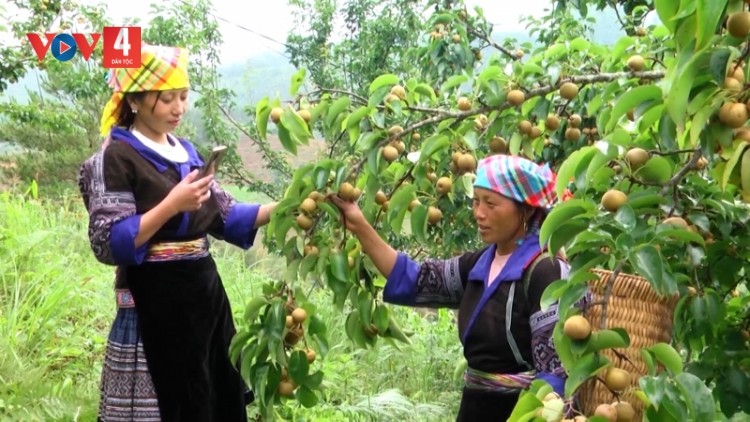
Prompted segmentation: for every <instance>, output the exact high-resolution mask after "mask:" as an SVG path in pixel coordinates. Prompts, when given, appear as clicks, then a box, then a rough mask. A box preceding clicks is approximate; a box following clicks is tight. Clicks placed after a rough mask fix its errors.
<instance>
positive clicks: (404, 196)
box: [388, 184, 417, 233]
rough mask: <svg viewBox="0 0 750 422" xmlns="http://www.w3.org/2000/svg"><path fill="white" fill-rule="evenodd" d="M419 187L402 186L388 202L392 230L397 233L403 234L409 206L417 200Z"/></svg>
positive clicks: (412, 185)
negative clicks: (402, 227)
mask: <svg viewBox="0 0 750 422" xmlns="http://www.w3.org/2000/svg"><path fill="white" fill-rule="evenodd" d="M416 192H417V186H416V185H414V184H408V185H401V186H400V187H399V188H398V189H397V190H396V192H395V193H394V194H393V196H391V200H390V201H388V215H389V217H390V223H391V228H392V229H393V231H394V232H395V233H399V232H401V225H402V223H403V221H404V217H406V213H407V212H408V211H409V204H410V203H411V201H412V200H414V198H415V194H416Z"/></svg>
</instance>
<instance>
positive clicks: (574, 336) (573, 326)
mask: <svg viewBox="0 0 750 422" xmlns="http://www.w3.org/2000/svg"><path fill="white" fill-rule="evenodd" d="M563 333H564V334H565V335H566V336H568V337H569V338H570V339H571V340H585V339H587V338H588V337H589V336H590V335H591V323H590V322H589V321H588V320H587V319H586V318H584V317H583V316H581V315H573V316H571V317H570V318H568V319H567V320H566V321H565V324H564V325H563Z"/></svg>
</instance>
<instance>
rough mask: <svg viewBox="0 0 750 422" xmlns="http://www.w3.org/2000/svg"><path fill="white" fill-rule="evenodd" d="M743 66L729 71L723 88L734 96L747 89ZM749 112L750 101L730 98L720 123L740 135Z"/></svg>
mask: <svg viewBox="0 0 750 422" xmlns="http://www.w3.org/2000/svg"><path fill="white" fill-rule="evenodd" d="M745 13H750V12H745ZM743 64H744V63H743V62H740V63H738V64H736V65H735V64H733V65H731V66H730V67H729V69H728V70H727V75H726V78H724V85H723V88H724V89H726V90H728V91H730V92H732V93H733V94H739V93H740V92H742V91H743V90H744V89H745V87H744V84H745V70H744V69H743V66H742V65H743ZM748 110H750V101H748V102H740V101H736V100H735V99H731V97H730V99H729V100H728V101H727V102H725V103H724V104H723V105H722V106H721V108H720V109H719V121H720V122H721V123H724V124H725V125H727V126H728V127H730V128H732V129H735V132H737V134H739V133H738V132H740V131H742V128H743V127H744V126H745V123H747V120H748V117H750V114H749V113H748Z"/></svg>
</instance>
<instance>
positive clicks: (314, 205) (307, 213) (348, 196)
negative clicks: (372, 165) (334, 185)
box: [297, 182, 362, 250]
mask: <svg viewBox="0 0 750 422" xmlns="http://www.w3.org/2000/svg"><path fill="white" fill-rule="evenodd" d="M338 196H339V197H340V198H341V199H343V200H345V201H349V202H356V201H357V200H358V199H359V198H360V196H362V190H361V189H359V188H357V187H354V185H352V184H351V183H349V182H344V183H342V184H341V186H339V191H338ZM325 200H326V196H325V195H324V194H322V193H320V192H318V191H312V192H310V193H309V194H308V195H307V198H305V199H304V200H302V203H301V204H300V206H299V214H298V215H297V226H299V228H300V229H302V230H309V229H310V228H311V227H312V226H313V218H314V217H315V216H316V214H317V213H318V212H319V210H320V209H319V208H318V204H319V203H321V202H323V201H325ZM308 246H309V245H308ZM306 250H307V249H306Z"/></svg>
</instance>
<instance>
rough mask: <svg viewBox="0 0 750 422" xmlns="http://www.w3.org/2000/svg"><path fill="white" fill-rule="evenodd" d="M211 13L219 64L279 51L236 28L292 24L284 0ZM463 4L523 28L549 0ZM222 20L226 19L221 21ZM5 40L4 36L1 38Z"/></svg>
mask: <svg viewBox="0 0 750 422" xmlns="http://www.w3.org/2000/svg"><path fill="white" fill-rule="evenodd" d="M78 2H79V3H81V4H87V3H89V4H91V3H98V2H93V1H91V0H79V1H78ZM152 2H154V0H127V1H118V2H114V1H113V2H108V3H109V6H108V10H109V13H108V14H109V16H110V17H111V18H112V19H113V20H114V21H118V20H120V19H122V18H125V17H138V18H141V19H142V20H148V17H149V16H148V13H149V10H150V4H151V3H152ZM213 5H214V8H215V16H216V17H217V18H220V19H219V25H220V27H221V33H222V36H223V38H224V47H223V48H222V51H221V61H222V63H225V64H229V63H232V62H238V61H245V60H247V59H249V58H251V57H252V56H253V55H257V54H259V53H265V52H270V51H271V50H275V51H277V52H283V49H284V47H283V46H282V45H279V44H277V43H274V42H272V41H269V40H267V39H264V38H263V37H261V36H258V35H254V34H253V33H251V32H249V31H246V30H243V29H241V28H239V27H238V26H237V25H239V26H242V27H245V28H248V29H250V30H252V31H254V32H257V33H259V34H263V35H265V36H267V37H269V38H272V39H274V40H278V41H282V42H283V41H284V40H285V39H286V36H287V33H288V32H289V30H290V29H291V28H292V27H293V24H294V22H293V20H292V16H291V14H290V8H289V7H288V6H287V4H286V1H285V0H281V1H272V2H271V1H259V0H244V1H240V0H213ZM466 5H467V6H468V7H469V8H470V9H473V8H474V7H475V6H480V7H482V8H483V9H484V12H485V16H487V17H488V20H489V21H490V22H492V23H493V24H495V25H496V30H502V31H514V30H519V31H523V30H524V25H522V24H519V23H518V19H519V17H520V16H525V15H531V14H533V15H537V16H539V15H541V13H542V11H543V9H544V8H545V7H547V6H549V5H550V0H524V1H520V2H514V1H497V0H466ZM222 19H224V20H226V21H229V22H230V23H227V22H224V21H223V20H222ZM4 38H5V39H6V40H7V38H8V36H7V35H6V36H5V37H4Z"/></svg>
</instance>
